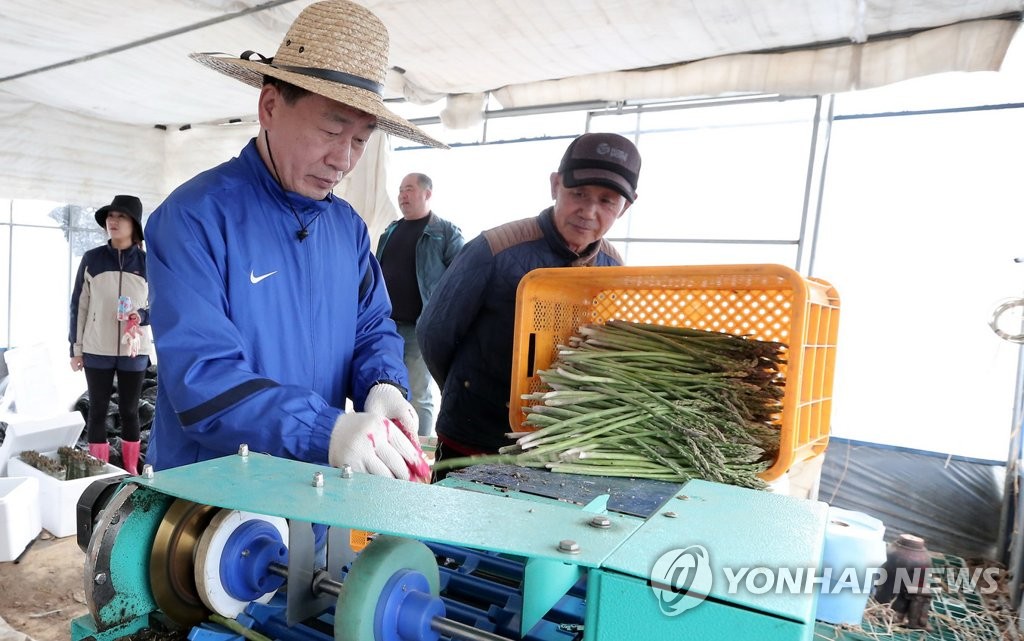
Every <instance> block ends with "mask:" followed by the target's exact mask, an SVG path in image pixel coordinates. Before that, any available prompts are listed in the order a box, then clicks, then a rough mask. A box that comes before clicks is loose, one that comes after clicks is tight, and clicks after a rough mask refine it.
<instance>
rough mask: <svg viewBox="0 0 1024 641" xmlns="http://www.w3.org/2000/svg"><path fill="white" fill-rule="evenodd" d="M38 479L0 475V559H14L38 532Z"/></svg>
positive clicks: (39, 528) (39, 522)
mask: <svg viewBox="0 0 1024 641" xmlns="http://www.w3.org/2000/svg"><path fill="white" fill-rule="evenodd" d="M41 529H42V522H41V521H40V515H39V481H37V480H36V479H34V478H28V477H11V478H0V561H13V560H14V559H16V558H18V557H19V556H21V553H22V552H24V551H25V548H27V547H28V544H29V543H31V542H32V541H34V540H35V538H36V537H37V536H39V531H40V530H41Z"/></svg>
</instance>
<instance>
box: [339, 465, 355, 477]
mask: <svg viewBox="0 0 1024 641" xmlns="http://www.w3.org/2000/svg"><path fill="white" fill-rule="evenodd" d="M341 478H343V479H350V478H352V466H351V465H349V464H348V463H345V464H344V465H342V466H341Z"/></svg>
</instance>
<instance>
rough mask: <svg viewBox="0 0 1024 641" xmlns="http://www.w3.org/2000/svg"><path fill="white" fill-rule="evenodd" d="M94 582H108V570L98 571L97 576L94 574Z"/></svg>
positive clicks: (98, 583)
mask: <svg viewBox="0 0 1024 641" xmlns="http://www.w3.org/2000/svg"><path fill="white" fill-rule="evenodd" d="M92 582H93V583H95V584H96V585H103V584H104V583H106V582H107V573H106V572H97V573H96V576H94V577H93V578H92Z"/></svg>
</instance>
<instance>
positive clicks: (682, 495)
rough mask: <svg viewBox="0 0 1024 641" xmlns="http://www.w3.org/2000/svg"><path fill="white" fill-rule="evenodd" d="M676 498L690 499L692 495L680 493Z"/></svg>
mask: <svg viewBox="0 0 1024 641" xmlns="http://www.w3.org/2000/svg"><path fill="white" fill-rule="evenodd" d="M676 498H677V499H679V500H681V501H689V500H690V497H688V496H686V495H685V494H680V495H679V496H677V497H676Z"/></svg>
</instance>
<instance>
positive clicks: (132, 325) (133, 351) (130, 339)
mask: <svg viewBox="0 0 1024 641" xmlns="http://www.w3.org/2000/svg"><path fill="white" fill-rule="evenodd" d="M121 343H122V344H124V345H127V346H128V355H129V356H138V355H139V347H140V346H141V345H142V329H141V328H140V327H139V315H138V314H137V313H135V312H132V314H131V316H129V317H128V324H127V325H125V327H124V335H123V336H121Z"/></svg>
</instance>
